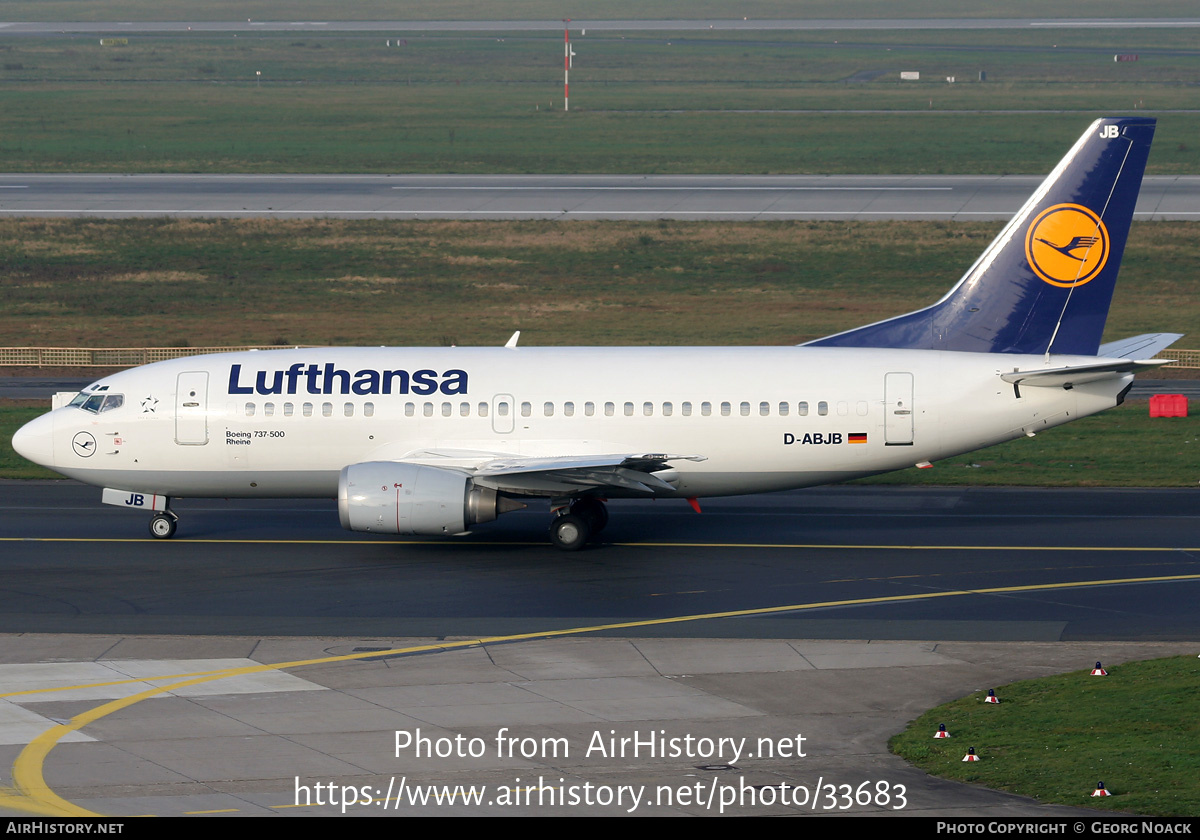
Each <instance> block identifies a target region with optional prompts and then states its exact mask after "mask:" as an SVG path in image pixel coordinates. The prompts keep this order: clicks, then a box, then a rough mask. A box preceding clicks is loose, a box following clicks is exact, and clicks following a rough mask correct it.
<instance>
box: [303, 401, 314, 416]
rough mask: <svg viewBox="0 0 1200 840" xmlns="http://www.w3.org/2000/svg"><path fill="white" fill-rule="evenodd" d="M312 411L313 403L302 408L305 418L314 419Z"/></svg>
mask: <svg viewBox="0 0 1200 840" xmlns="http://www.w3.org/2000/svg"><path fill="white" fill-rule="evenodd" d="M312 410H313V404H312V403H305V404H304V406H303V407H302V408H301V411H302V412H303V414H304V416H305V417H312Z"/></svg>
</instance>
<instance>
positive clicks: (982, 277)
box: [809, 117, 1155, 356]
mask: <svg viewBox="0 0 1200 840" xmlns="http://www.w3.org/2000/svg"><path fill="white" fill-rule="evenodd" d="M1154 125H1155V121H1154V120H1153V119H1150V118H1144V117H1118V118H1109V119H1101V120H1096V122H1094V123H1092V125H1091V127H1090V128H1088V130H1087V131H1085V132H1084V133H1083V136H1082V137H1080V138H1079V140H1078V142H1076V143H1075V145H1074V147H1072V149H1071V151H1070V152H1068V153H1067V156H1066V157H1064V158H1063V159H1062V160H1061V161H1059V164H1058V166H1056V167H1055V168H1054V171H1053V172H1051V173H1050V175H1049V176H1047V178H1046V180H1045V181H1043V182H1042V185H1041V186H1040V187H1038V189H1037V191H1036V192H1034V194H1033V196H1032V197H1030V199H1029V200H1028V201H1027V202H1025V205H1024V206H1023V207H1022V208H1021V209H1020V211H1018V213H1017V215H1016V216H1014V217H1013V218H1012V221H1010V222H1009V223H1008V224H1007V225H1006V226H1005V227H1004V230H1002V231H1001V232H1000V235H999V236H997V237H996V238H995V239H994V240H992V243H991V244H990V245H989V246H988V247H987V250H985V251H984V252H983V254H982V255H981V256H980V257H979V259H978V260H976V261H975V264H974V265H973V266H971V268H970V269H969V270H968V271H967V273H966V274H965V275H963V277H962V279H961V280H959V281H958V284H957V285H956V286H955V287H954V288H953V289H951V290H950V292H949V293H947V295H946V296H945V297H943V298H942V299H941V300H940V301H938V302H937V303H935V304H934V305H933V306H929V307H926V308H925V309H921V310H918V311H916V312H910V313H908V314H907V315H900V316H899V317H896V318H891V319H889V320H886V321H879V322H878V323H875V324H870V325H868V326H865V327H859V328H858V329H854V330H850V331H848V332H844V333H838V334H837V335H833V336H829V337H827V338H821V339H817V340H816V341H812V342H809V346H820V347H895V348H909V349H920V350H960V351H966V352H978V353H1025V354H1031V355H1032V354H1049V353H1051V352H1054V353H1065V354H1074V355H1084V356H1094V355H1095V354H1096V351H1097V348H1099V346H1100V335H1101V333H1102V332H1103V331H1104V322H1105V320H1106V319H1107V318H1108V308H1109V304H1110V303H1111V302H1112V294H1113V288H1114V287H1115V285H1116V281H1117V272H1118V270H1119V268H1120V265H1121V256H1122V255H1123V253H1124V251H1125V239H1126V237H1127V236H1128V235H1129V223H1130V221H1131V220H1132V219H1133V209H1134V205H1135V204H1136V203H1137V197H1138V192H1139V191H1140V189H1141V186H1142V173H1143V172H1144V171H1145V169H1146V158H1147V156H1148V155H1149V152H1150V142H1151V140H1152V139H1153V137H1154Z"/></svg>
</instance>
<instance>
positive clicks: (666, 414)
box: [663, 403, 675, 417]
mask: <svg viewBox="0 0 1200 840" xmlns="http://www.w3.org/2000/svg"><path fill="white" fill-rule="evenodd" d="M674 410H675V409H674V407H673V406H672V405H671V404H670V403H663V417H670V416H671V412H672V411H674Z"/></svg>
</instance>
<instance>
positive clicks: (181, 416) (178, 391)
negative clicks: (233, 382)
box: [175, 371, 208, 446]
mask: <svg viewBox="0 0 1200 840" xmlns="http://www.w3.org/2000/svg"><path fill="white" fill-rule="evenodd" d="M175 442H176V443H178V444H180V445H181V446H203V445H204V444H206V443H208V372H207V371H189V372H188V373H181V374H179V377H178V378H177V379H176V380H175Z"/></svg>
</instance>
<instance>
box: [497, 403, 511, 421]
mask: <svg viewBox="0 0 1200 840" xmlns="http://www.w3.org/2000/svg"><path fill="white" fill-rule="evenodd" d="M496 414H497V415H499V416H500V417H507V416H508V403H506V402H504V401H503V400H501V401H500V402H498V403H496Z"/></svg>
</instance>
